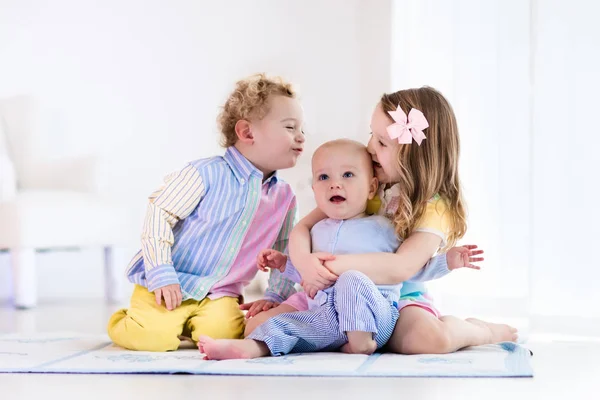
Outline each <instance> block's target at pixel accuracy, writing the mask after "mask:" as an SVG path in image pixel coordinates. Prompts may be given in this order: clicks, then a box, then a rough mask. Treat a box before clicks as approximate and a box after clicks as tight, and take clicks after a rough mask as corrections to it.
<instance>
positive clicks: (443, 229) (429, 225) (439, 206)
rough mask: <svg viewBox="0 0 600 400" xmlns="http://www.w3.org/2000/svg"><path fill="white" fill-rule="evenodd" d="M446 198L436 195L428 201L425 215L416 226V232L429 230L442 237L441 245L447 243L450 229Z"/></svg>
mask: <svg viewBox="0 0 600 400" xmlns="http://www.w3.org/2000/svg"><path fill="white" fill-rule="evenodd" d="M447 210H448V207H447V206H446V202H445V201H444V199H442V198H440V197H439V196H437V195H436V196H435V197H434V198H433V199H431V200H430V201H429V202H428V203H427V207H426V208H425V212H424V213H423V216H422V217H421V219H420V220H419V222H418V223H417V225H416V227H415V232H428V233H433V234H434V235H437V236H439V237H440V238H441V239H442V244H441V245H440V247H444V246H445V245H446V238H447V236H448V232H449V231H450V216H449V214H448V212H447Z"/></svg>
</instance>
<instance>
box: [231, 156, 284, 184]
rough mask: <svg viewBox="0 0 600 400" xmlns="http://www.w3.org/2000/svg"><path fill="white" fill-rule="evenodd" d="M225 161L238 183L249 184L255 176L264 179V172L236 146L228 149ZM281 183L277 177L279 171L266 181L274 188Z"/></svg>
mask: <svg viewBox="0 0 600 400" xmlns="http://www.w3.org/2000/svg"><path fill="white" fill-rule="evenodd" d="M224 158H225V161H227V163H228V164H229V166H230V168H231V170H232V171H233V174H234V175H235V177H236V179H237V180H238V182H240V183H241V184H244V183H246V182H248V180H249V179H250V175H252V174H255V175H257V176H258V177H260V180H261V181H262V179H263V174H262V172H261V171H260V170H259V169H258V168H256V167H255V166H254V165H253V164H252V163H251V162H250V161H249V160H248V159H247V158H246V157H244V156H243V155H242V153H240V151H239V150H238V149H236V148H235V146H231V147H228V148H227V150H225V156H224ZM278 181H279V178H278V176H277V171H275V172H274V173H273V174H272V175H271V176H270V177H269V178H268V179H267V180H266V181H265V183H268V184H269V187H271V186H273V185H274V184H276V183H277V182H278Z"/></svg>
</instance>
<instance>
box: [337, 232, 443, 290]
mask: <svg viewBox="0 0 600 400" xmlns="http://www.w3.org/2000/svg"><path fill="white" fill-rule="evenodd" d="M441 243H442V239H441V238H440V237H439V236H438V235H435V234H433V233H428V232H414V233H413V234H412V235H410V237H409V238H408V239H406V240H405V241H404V243H402V246H400V247H399V248H398V250H397V251H396V253H367V254H346V255H337V256H336V258H335V260H331V261H326V262H325V266H326V267H327V269H329V270H330V271H331V272H333V273H334V274H336V275H338V276H339V275H340V274H342V273H344V272H346V271H350V270H355V271H360V272H362V273H363V274H365V275H367V276H368V277H369V278H370V279H371V280H372V281H373V282H374V283H375V284H377V285H395V284H398V283H401V282H404V281H407V280H409V279H410V278H411V277H413V276H414V275H415V274H416V273H417V272H418V271H419V270H420V269H421V268H423V266H424V265H425V264H426V263H427V261H429V259H430V258H431V256H432V255H433V254H435V252H436V251H437V250H438V248H439V247H440V244H441Z"/></svg>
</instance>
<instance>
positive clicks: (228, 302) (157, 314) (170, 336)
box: [108, 285, 244, 351]
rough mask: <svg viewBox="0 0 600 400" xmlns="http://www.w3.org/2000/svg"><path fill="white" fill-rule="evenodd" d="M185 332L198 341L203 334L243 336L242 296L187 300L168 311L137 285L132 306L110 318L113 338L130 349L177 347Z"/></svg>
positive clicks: (232, 337) (215, 337) (225, 337)
mask: <svg viewBox="0 0 600 400" xmlns="http://www.w3.org/2000/svg"><path fill="white" fill-rule="evenodd" d="M182 334H185V335H186V336H190V337H191V338H192V340H194V341H195V342H197V341H198V336H200V335H207V336H210V337H212V338H214V339H241V338H243V337H244V314H243V313H242V312H241V311H240V308H239V299H238V298H234V297H221V298H219V299H216V300H210V299H209V298H204V299H203V300H200V301H198V300H193V299H192V300H186V301H184V302H183V303H181V305H180V306H179V307H177V308H176V309H174V310H172V311H169V310H167V309H166V308H165V306H164V305H160V306H159V305H157V304H156V300H155V296H154V293H151V292H149V291H148V289H146V288H145V287H143V286H139V285H136V286H135V288H134V290H133V295H132V296H131V305H130V307H129V309H128V310H126V309H122V310H119V311H117V312H116V313H114V314H113V316H112V317H111V318H110V320H109V321H108V335H109V336H110V338H111V339H112V341H113V342H114V343H115V344H118V345H119V346H121V347H125V348H126V349H130V350H143V351H169V350H177V348H178V347H179V343H180V340H179V336H180V335H182Z"/></svg>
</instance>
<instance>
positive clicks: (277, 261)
mask: <svg viewBox="0 0 600 400" xmlns="http://www.w3.org/2000/svg"><path fill="white" fill-rule="evenodd" d="M285 263H287V256H286V255H285V254H283V253H282V252H280V251H277V250H273V249H264V250H261V252H260V253H258V257H256V266H257V267H258V269H260V270H261V271H264V272H266V271H267V270H268V269H269V268H271V269H278V270H280V271H281V272H283V271H285Z"/></svg>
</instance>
